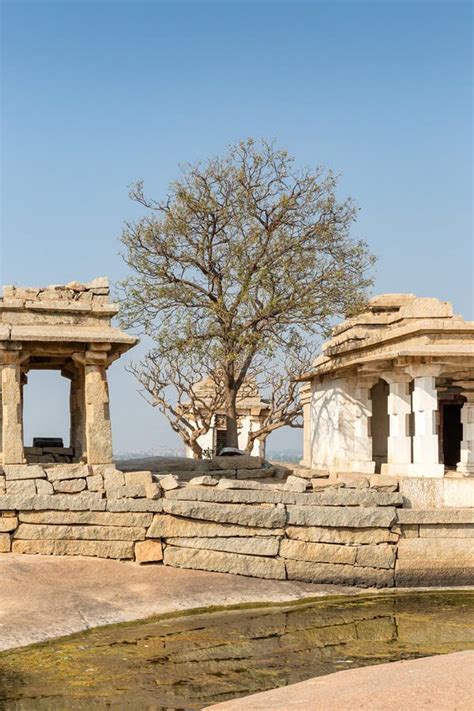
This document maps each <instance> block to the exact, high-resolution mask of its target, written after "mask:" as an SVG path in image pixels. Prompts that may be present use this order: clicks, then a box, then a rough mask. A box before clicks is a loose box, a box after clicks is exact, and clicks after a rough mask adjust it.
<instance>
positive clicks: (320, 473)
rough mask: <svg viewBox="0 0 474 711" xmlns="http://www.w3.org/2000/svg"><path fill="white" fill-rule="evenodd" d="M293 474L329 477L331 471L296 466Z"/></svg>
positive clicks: (307, 476)
mask: <svg viewBox="0 0 474 711" xmlns="http://www.w3.org/2000/svg"><path fill="white" fill-rule="evenodd" d="M293 474H294V475H295V476H301V477H303V479H322V478H323V477H326V478H328V477H329V472H328V471H327V470H325V469H308V468H306V467H294V468H293Z"/></svg>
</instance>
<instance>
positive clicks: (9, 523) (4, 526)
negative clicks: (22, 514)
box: [0, 516, 18, 533]
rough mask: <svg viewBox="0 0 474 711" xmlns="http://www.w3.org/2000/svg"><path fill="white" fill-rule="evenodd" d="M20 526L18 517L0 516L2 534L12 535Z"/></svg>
mask: <svg viewBox="0 0 474 711" xmlns="http://www.w3.org/2000/svg"><path fill="white" fill-rule="evenodd" d="M17 526H18V519H17V517H16V516H8V517H7V516H0V533H10V532H11V531H14V530H15V528H16V527H17Z"/></svg>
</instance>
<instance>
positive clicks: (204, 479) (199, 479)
mask: <svg viewBox="0 0 474 711" xmlns="http://www.w3.org/2000/svg"><path fill="white" fill-rule="evenodd" d="M222 481H223V482H224V481H226V480H225V479H222ZM218 483H219V479H217V478H216V477H214V476H209V475H208V474H204V475H203V476H195V477H193V478H192V479H190V480H189V483H188V486H216V484H218Z"/></svg>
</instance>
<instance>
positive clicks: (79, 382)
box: [69, 365, 86, 461]
mask: <svg viewBox="0 0 474 711" xmlns="http://www.w3.org/2000/svg"><path fill="white" fill-rule="evenodd" d="M69 403H70V412H71V435H70V446H71V447H72V448H73V449H74V459H75V460H76V461H81V460H83V459H85V448H86V442H85V436H86V435H85V396H84V367H83V366H81V365H78V366H77V368H76V369H75V372H74V373H73V375H72V376H71V390H70V396H69Z"/></svg>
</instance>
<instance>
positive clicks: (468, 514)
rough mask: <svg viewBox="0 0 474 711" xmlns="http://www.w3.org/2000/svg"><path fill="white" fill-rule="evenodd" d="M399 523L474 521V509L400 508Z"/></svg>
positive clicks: (398, 512) (398, 511)
mask: <svg viewBox="0 0 474 711" xmlns="http://www.w3.org/2000/svg"><path fill="white" fill-rule="evenodd" d="M397 523H436V524H441V523H446V524H453V523H474V509H398V510H397Z"/></svg>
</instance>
